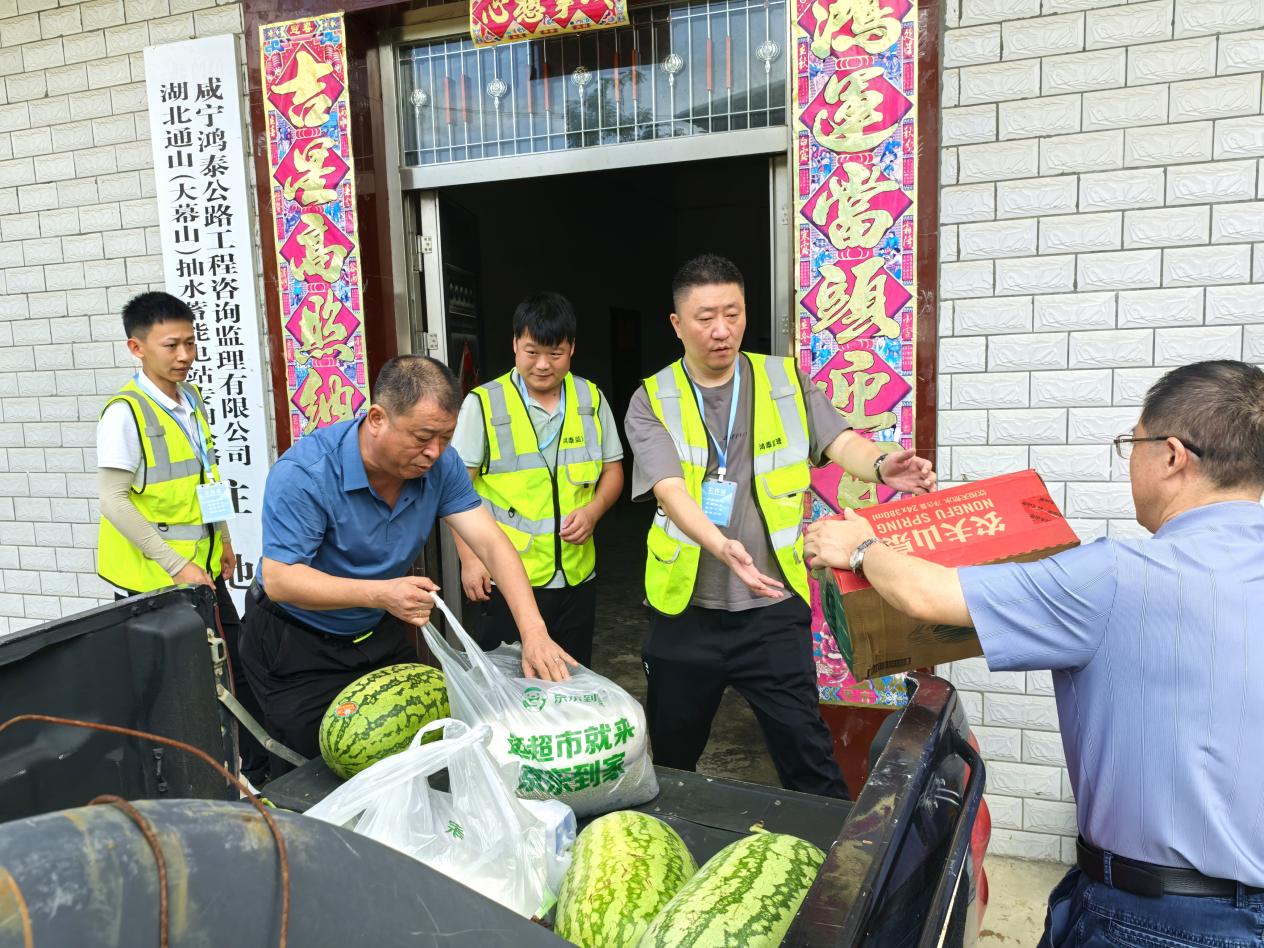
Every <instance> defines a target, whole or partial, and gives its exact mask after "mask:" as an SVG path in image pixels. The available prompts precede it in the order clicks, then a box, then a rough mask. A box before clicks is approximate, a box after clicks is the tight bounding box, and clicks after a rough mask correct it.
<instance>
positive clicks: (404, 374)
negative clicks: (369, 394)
mask: <svg viewBox="0 0 1264 948" xmlns="http://www.w3.org/2000/svg"><path fill="white" fill-rule="evenodd" d="M373 398H374V400H375V401H376V402H377V404H379V405H381V406H382V407H383V408H384V409H385V410H386V413H387V414H389V415H402V414H406V413H407V412H410V411H412V410H413V408H414V407H415V406H416V405H417V404H418V403H420V402H422V401H424V400H425V399H427V398H430V399H434V400H435V401H436V402H438V403H439V407H440V408H442V409H443V410H444V411H447V412H450V413H451V414H453V415H455V414H456V413H457V412H458V411H460V410H461V388H460V386H459V385H458V384H457V381H456V376H455V375H453V374H452V370H451V369H449V368H448V367H447V366H446V365H444V364H443V363H442V362H440V361H439V360H438V359H432V358H430V357H429V356H422V355H403V356H397V357H396V358H394V359H391V361H389V362H387V363H386V365H384V366H382V371H381V372H379V373H378V374H377V384H376V385H375V386H373Z"/></svg>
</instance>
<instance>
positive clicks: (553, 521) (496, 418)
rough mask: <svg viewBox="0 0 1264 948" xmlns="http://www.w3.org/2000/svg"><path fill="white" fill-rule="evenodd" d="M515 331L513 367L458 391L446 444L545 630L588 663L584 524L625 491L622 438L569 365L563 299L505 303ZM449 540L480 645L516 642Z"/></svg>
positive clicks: (588, 553) (499, 604) (588, 543)
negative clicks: (492, 521)
mask: <svg viewBox="0 0 1264 948" xmlns="http://www.w3.org/2000/svg"><path fill="white" fill-rule="evenodd" d="M513 332H514V341H513V350H514V368H513V369H512V370H511V371H509V372H507V373H506V374H504V375H502V376H500V378H497V379H494V380H492V381H491V382H488V383H487V384H486V385H480V386H479V387H478V388H476V389H474V391H472V392H471V393H470V394H469V395H468V396H467V397H466V399H465V404H464V405H463V406H462V407H461V414H460V416H459V418H458V419H457V426H456V434H455V435H453V437H452V446H453V447H454V448H455V449H456V451H457V453H458V454H459V455H460V456H461V460H462V461H464V462H465V466H466V467H467V468H468V469H469V472H470V478H471V479H472V480H473V482H474V489H475V490H476V491H478V494H479V496H480V497H481V498H482V500H483V506H484V507H486V508H488V509H489V510H490V511H491V513H492V516H494V517H495V518H496V522H497V523H498V524H499V525H500V528H501V530H503V531H504V532H505V535H506V536H508V537H509V540H510V542H512V543H513V545H514V548H515V549H516V550H517V551H518V553H519V555H520V556H521V557H522V563H523V566H524V567H526V570H527V578H528V579H529V580H530V581H531V585H532V587H533V589H534V592H535V600H536V605H537V606H538V607H539V609H540V614H541V615H542V616H543V617H544V621H545V625H546V626H547V628H548V630H549V635H550V636H551V637H552V638H553V640H554V641H555V642H557V644H558V645H560V646H561V647H562V648H563V649H565V650H566V651H567V652H569V653H570V654H571V655H572V656H573V657H574V658H575V659H576V661H578V662H579V663H580V664H581V665H586V666H590V665H591V664H592V640H593V624H594V622H595V619H596V611H597V594H596V584H595V583H594V582H593V578H594V576H595V570H596V565H597V551H596V547H595V545H594V543H593V529H594V528H595V527H596V526H597V521H599V520H600V519H601V517H602V516H603V515H604V514H605V513H606V511H608V510H609V509H610V508H611V506H613V505H614V502H615V501H616V500H618V499H619V494H620V492H621V491H622V490H623V465H622V463H621V461H622V458H623V445H622V444H621V443H620V441H619V433H618V430H617V429H616V427H615V423H614V417H613V416H612V415H611V413H610V407H609V405H608V404H607V402H606V398H605V396H604V395H602V393H601V391H600V390H599V389H598V388H597V386H596V385H594V384H593V383H592V382H590V381H588V380H587V379H582V378H580V377H579V376H577V375H572V374H571V359H572V358H573V357H574V355H575V335H576V320H575V312H574V310H573V308H572V307H571V304H570V302H569V301H568V300H567V299H566V298H565V297H564V296H561V295H559V294H557V293H536V294H533V295H531V296H528V297H527V298H526V299H524V300H523V301H522V302H521V303H520V304H519V305H518V308H517V310H515V312H514V323H513ZM456 545H457V549H458V551H459V553H460V556H461V585H462V587H463V588H464V589H465V594H466V595H467V596H468V597H469V598H470V599H472V600H474V601H475V602H482V603H484V606H483V613H482V627H481V628H480V630H479V638H480V640H481V644H483V645H484V646H486V647H489V648H491V647H495V646H496V645H498V644H500V643H501V642H502V641H503V642H514V641H517V638H518V628H517V625H516V624H515V623H514V621H513V616H512V615H510V613H509V608H508V606H507V605H506V603H505V599H504V597H503V596H501V595H500V592H499V591H498V590H497V589H496V588H495V586H494V585H492V582H491V577H490V576H489V575H488V572H487V568H486V567H485V566H484V565H483V564H482V563H480V562H479V560H478V557H476V556H475V555H474V553H473V551H471V550H470V548H469V547H468V546H467V545H466V544H465V543H464V542H462V541H461V539H460V538H459V537H458V538H456Z"/></svg>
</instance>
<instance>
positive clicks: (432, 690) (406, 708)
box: [319, 664, 449, 780]
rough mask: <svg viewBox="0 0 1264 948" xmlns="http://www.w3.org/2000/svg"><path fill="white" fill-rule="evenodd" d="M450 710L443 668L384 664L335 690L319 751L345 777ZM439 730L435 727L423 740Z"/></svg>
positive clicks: (396, 747) (400, 745)
mask: <svg viewBox="0 0 1264 948" xmlns="http://www.w3.org/2000/svg"><path fill="white" fill-rule="evenodd" d="M448 716H449V711H448V690H447V688H446V687H445V686H444V682H443V672H441V671H439V669H437V668H431V667H430V666H429V665H415V664H409V665H388V666H386V667H385V668H379V669H377V671H371V672H369V673H368V674H367V675H365V676H364V677H362V678H357V679H356V680H355V681H353V682H352V683H351V684H349V685H347V687H345V688H343V689H342V691H340V692H338V696H337V697H336V698H334V700H333V701H332V702H331V703H330V705H329V710H327V711H326V712H325V717H324V718H323V719H322V720H321V722H320V734H319V742H320V756H321V757H323V758H324V759H325V763H326V764H328V765H329V769H330V770H332V771H333V772H334V773H336V774H337V775H338V776H339V777H342V778H343V779H344V780H346V779H347V778H348V777H351V776H354V775H355V774H358V773H359V772H360V771H361V770H363V769H364V768H365V767H367V766H369V764H373V763H376V762H377V761H379V760H381V759H382V758H384V757H389V756H390V755H391V754H395V753H398V752H399V751H402V750H403V749H404V748H406V747H407V746H408V745H409V743H410V742H411V741H412V739H413V737H414V736H415V735H416V734H417V732H418V731H419V730H421V728H422V727H423V726H424V725H426V724H429V723H430V722H431V721H437V720H439V718H446V717H448ZM440 736H441V735H440V732H438V731H436V732H435V733H434V734H428V735H426V738H425V740H426V742H429V741H432V740H438V738H439V737H440Z"/></svg>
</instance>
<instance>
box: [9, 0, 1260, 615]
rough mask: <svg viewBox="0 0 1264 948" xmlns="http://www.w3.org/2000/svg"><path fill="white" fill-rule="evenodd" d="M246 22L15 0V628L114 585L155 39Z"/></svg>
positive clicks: (225, 14) (227, 15)
mask: <svg viewBox="0 0 1264 948" xmlns="http://www.w3.org/2000/svg"><path fill="white" fill-rule="evenodd" d="M172 7H179V10H180V12H179V15H176V16H170V15H169V14H170V13H173V12H175V11H174V10H173V9H172ZM241 30H242V22H241V8H240V5H239V4H236V3H217V0H179V2H178V3H169V0H93V2H89V3H74V2H70V3H67V2H65V0H63V2H62V3H61V5H60V6H59V5H58V4H57V3H55V2H53V0H0V365H3V367H4V369H3V372H0V634H4V633H6V632H10V631H16V630H18V629H22V628H25V627H27V626H30V625H34V624H36V623H38V622H40V621H43V620H45V619H49V618H56V617H59V616H62V615H66V614H70V613H74V612H79V611H81V610H83V609H86V608H90V607H92V606H95V605H97V604H98V603H100V602H102V601H104V600H106V599H108V598H112V595H111V594H110V592H109V590H108V588H107V587H105V586H104V584H103V583H101V581H100V580H99V579H98V578H97V576H96V520H97V499H96V498H97V490H96V474H95V471H96V457H95V455H96V419H97V416H98V415H99V413H100V411H101V406H102V404H103V402H104V398H105V396H106V395H108V394H110V393H112V392H114V391H115V390H116V389H117V388H118V386H119V385H120V384H122V382H124V381H126V379H127V378H128V376H129V375H130V374H131V372H132V371H133V360H132V358H131V356H129V355H128V353H127V349H126V346H125V345H124V344H123V343H122V341H121V339H120V337H121V335H122V324H121V320H120V318H119V312H120V310H121V308H122V305H123V303H124V302H126V301H127V299H128V298H130V297H131V296H132V295H133V294H135V293H137V292H141V291H144V290H147V289H161V258H160V256H159V253H160V248H159V240H158V234H157V231H156V229H155V228H154V224H155V220H156V214H157V208H156V204H155V202H154V200H153V175H152V172H151V171H150V170H149V169H150V167H151V165H152V158H151V155H150V145H149V119H148V116H147V113H146V100H145V86H144V74H143V58H142V55H141V51H142V50H143V49H144V48H145V46H147V45H150V44H157V43H166V42H174V41H177V40H181V39H190V38H192V37H194V36H201V35H213V34H217V33H225V32H235V33H240V32H241ZM1241 55H1243V54H1242V53H1239V54H1238V56H1237V59H1238V60H1240V59H1241ZM1235 61H1236V60H1235ZM247 140H249V136H247ZM1248 197H1254V194H1251V195H1248Z"/></svg>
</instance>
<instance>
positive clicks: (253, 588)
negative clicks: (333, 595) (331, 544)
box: [248, 582, 373, 645]
mask: <svg viewBox="0 0 1264 948" xmlns="http://www.w3.org/2000/svg"><path fill="white" fill-rule="evenodd" d="M248 595H249V596H250V598H251V599H253V600H254V602H255V605H257V606H258V607H259V608H260V609H262V610H263V611H264V612H267V613H269V614H270V615H273V616H275V617H276V618H278V619H280V620H281V621H282V622H285V623H287V624H289V625H292V626H293V627H294V628H296V629H302V630H303V631H304V632H306V633H308V634H309V635H315V636H319V637H320V638H322V639H324V640H325V641H327V642H337V643H338V644H339V645H351V644H353V643H355V642H362V641H364V640H365V639H367V638H368V637H369V636H370V635H372V634H373V630H372V629H370V630H369V631H368V632H365V633H360V634H356V635H338V634H337V633H336V632H326V631H324V630H323V629H318V628H316V627H315V626H312V625H308V624H307V623H306V622H304V621H303V620H302V619H300V618H298V617H297V616H294V615H291V614H290V613H289V612H288V611H287V610H286V609H284V608H283V607H282V606H281V605H279V604H278V603H276V602H273V601H272V600H271V599H269V598H268V594H267V593H266V592H264V591H263V587H262V586H260V585H259V584H258V583H257V582H255V583H251V584H250V589H249V592H248Z"/></svg>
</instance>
